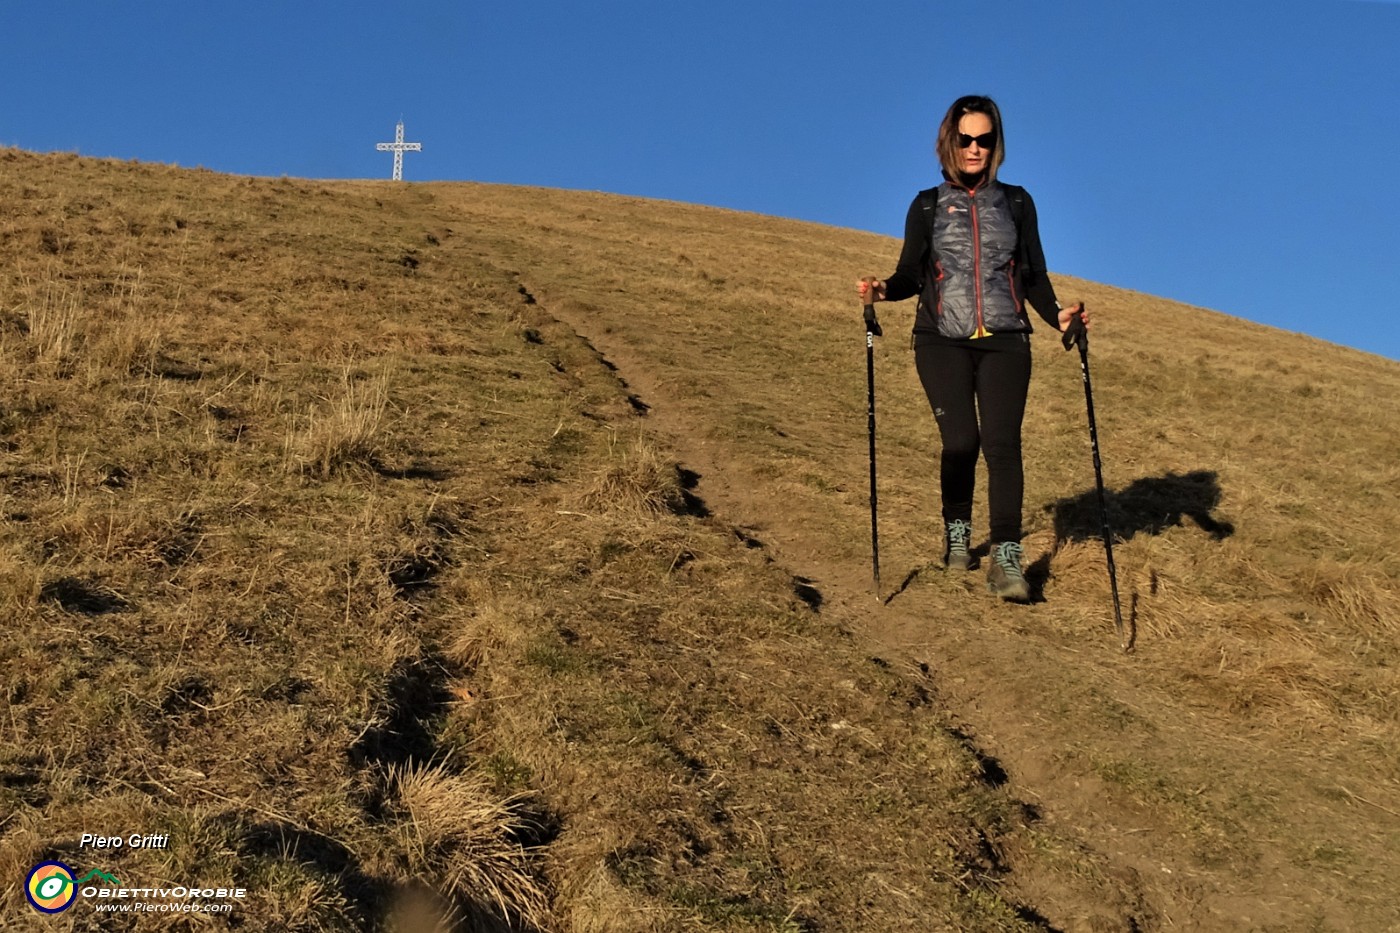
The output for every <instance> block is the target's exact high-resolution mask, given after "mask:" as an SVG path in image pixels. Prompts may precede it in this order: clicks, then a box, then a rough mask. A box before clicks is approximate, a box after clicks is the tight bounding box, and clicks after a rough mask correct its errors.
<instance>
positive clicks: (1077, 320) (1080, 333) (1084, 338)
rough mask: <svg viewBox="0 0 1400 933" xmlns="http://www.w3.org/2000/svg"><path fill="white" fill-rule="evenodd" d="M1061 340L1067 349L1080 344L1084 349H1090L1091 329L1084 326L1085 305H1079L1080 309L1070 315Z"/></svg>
mask: <svg viewBox="0 0 1400 933" xmlns="http://www.w3.org/2000/svg"><path fill="white" fill-rule="evenodd" d="M1060 342H1061V343H1063V344H1064V345H1065V349H1066V350H1068V349H1069V348H1070V347H1073V346H1076V345H1077V346H1078V347H1079V348H1080V349H1082V350H1087V349H1089V331H1088V329H1087V328H1086V327H1085V326H1084V306H1083V305H1080V306H1079V311H1078V312H1076V313H1075V314H1073V315H1071V316H1070V319H1069V326H1068V327H1066V328H1065V330H1064V333H1063V334H1061V335H1060Z"/></svg>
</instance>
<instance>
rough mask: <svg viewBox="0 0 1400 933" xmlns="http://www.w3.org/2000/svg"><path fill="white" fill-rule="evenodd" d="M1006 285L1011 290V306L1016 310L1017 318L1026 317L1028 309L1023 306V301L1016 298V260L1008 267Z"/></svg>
mask: <svg viewBox="0 0 1400 933" xmlns="http://www.w3.org/2000/svg"><path fill="white" fill-rule="evenodd" d="M1006 284H1007V285H1008V286H1010V288H1011V306H1012V307H1013V308H1015V309H1016V314H1017V316H1019V317H1024V316H1025V313H1026V309H1025V307H1024V306H1023V305H1022V303H1021V299H1020V298H1018V297H1017V296H1016V260H1014V259H1013V260H1011V262H1010V263H1008V264H1007V267H1006Z"/></svg>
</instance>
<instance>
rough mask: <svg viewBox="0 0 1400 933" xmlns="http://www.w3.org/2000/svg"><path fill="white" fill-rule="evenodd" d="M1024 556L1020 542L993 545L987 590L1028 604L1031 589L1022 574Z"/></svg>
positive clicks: (988, 568) (1004, 542) (988, 569)
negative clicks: (1022, 558)
mask: <svg viewBox="0 0 1400 933" xmlns="http://www.w3.org/2000/svg"><path fill="white" fill-rule="evenodd" d="M1024 554H1025V550H1024V549H1023V548H1022V547H1021V543H1020V542H1019V541H1003V542H1002V543H1000V544H994V545H992V560H991V564H990V566H988V567H987V589H989V590H991V591H992V592H993V593H995V594H996V595H998V596H1000V597H1001V598H1002V599H1010V600H1014V601H1016V602H1021V603H1023V602H1027V601H1028V600H1029V599H1030V598H1031V588H1030V585H1029V584H1027V583H1026V577H1025V574H1023V573H1022V572H1021V557H1022V555H1024Z"/></svg>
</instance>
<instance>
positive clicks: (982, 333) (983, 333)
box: [972, 324, 992, 340]
mask: <svg viewBox="0 0 1400 933" xmlns="http://www.w3.org/2000/svg"><path fill="white" fill-rule="evenodd" d="M990 336H992V332H991V331H989V330H987V328H985V327H983V326H982V325H981V324H978V325H977V333H975V334H973V335H972V339H973V340H976V339H977V338H978V337H990Z"/></svg>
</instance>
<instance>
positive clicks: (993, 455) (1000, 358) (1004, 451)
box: [914, 334, 1031, 543]
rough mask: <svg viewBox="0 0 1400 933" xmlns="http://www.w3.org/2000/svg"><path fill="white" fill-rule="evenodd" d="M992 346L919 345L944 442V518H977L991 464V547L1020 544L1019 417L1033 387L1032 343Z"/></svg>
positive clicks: (1023, 339) (1008, 340)
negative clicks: (981, 474) (976, 495)
mask: <svg viewBox="0 0 1400 933" xmlns="http://www.w3.org/2000/svg"><path fill="white" fill-rule="evenodd" d="M983 339H984V340H985V341H986V343H985V344H984V345H982V346H978V345H977V342H969V343H948V342H940V341H937V340H927V339H924V340H916V341H915V346H914V365H915V367H916V368H917V369H918V371H919V381H920V382H922V383H923V386H924V392H925V393H927V395H928V402H929V405H930V406H931V407H932V408H933V416H934V418H935V419H936V420H937V421H938V432H939V434H940V436H941V437H942V439H943V454H942V460H941V464H940V473H939V481H940V487H941V490H942V494H943V520H944V521H945V522H951V521H965V522H971V521H972V493H973V490H974V489H975V488H976V471H977V455H978V453H979V452H980V453H982V454H983V455H984V456H985V457H986V459H987V500H988V502H987V505H988V511H989V512H990V522H989V524H990V528H989V531H990V532H991V540H992V542H993V543H1000V542H1002V541H1019V540H1021V505H1022V498H1023V497H1024V495H1025V473H1024V471H1023V469H1022V466H1021V420H1022V418H1023V417H1024V415H1025V412H1026V393H1027V391H1028V390H1029V389H1030V384H1031V349H1030V340H1029V338H1028V337H1027V335H1024V334H996V335H993V336H992V337H987V338H983Z"/></svg>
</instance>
